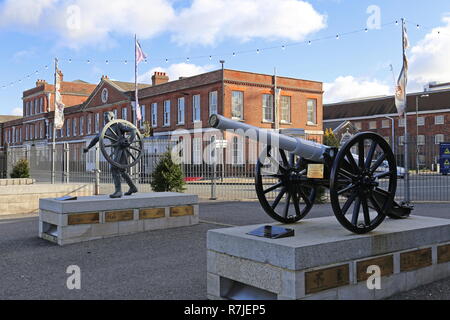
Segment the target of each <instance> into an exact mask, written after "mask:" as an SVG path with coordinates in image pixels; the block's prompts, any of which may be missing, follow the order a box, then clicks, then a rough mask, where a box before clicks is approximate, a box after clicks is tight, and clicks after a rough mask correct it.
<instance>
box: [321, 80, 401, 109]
mask: <svg viewBox="0 0 450 320" xmlns="http://www.w3.org/2000/svg"><path fill="white" fill-rule="evenodd" d="M389 94H392V88H391V87H390V86H389V85H387V84H385V83H383V82H381V81H379V80H376V79H363V78H355V77H353V76H341V77H338V78H337V79H336V80H334V81H333V82H332V83H324V103H333V102H339V101H344V100H349V99H355V98H365V97H372V96H380V95H389Z"/></svg>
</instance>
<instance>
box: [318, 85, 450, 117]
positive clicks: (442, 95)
mask: <svg viewBox="0 0 450 320" xmlns="http://www.w3.org/2000/svg"><path fill="white" fill-rule="evenodd" d="M422 95H428V97H421V96H422ZM417 97H419V105H418V107H419V108H418V111H436V110H442V109H450V90H449V89H447V90H439V91H426V92H417V93H411V94H408V96H407V112H415V111H416V99H417ZM323 112H324V117H323V119H324V120H333V119H349V118H357V117H370V116H375V115H385V114H397V108H396V107H395V100H394V96H385V97H381V98H380V97H378V98H365V99H360V100H352V101H344V102H339V103H331V104H324V106H323Z"/></svg>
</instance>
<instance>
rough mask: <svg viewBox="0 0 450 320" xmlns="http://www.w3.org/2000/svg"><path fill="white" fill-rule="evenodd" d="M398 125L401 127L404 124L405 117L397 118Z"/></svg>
mask: <svg viewBox="0 0 450 320" xmlns="http://www.w3.org/2000/svg"><path fill="white" fill-rule="evenodd" d="M398 126H399V127H400V128H403V127H404V126H405V118H401V119H398Z"/></svg>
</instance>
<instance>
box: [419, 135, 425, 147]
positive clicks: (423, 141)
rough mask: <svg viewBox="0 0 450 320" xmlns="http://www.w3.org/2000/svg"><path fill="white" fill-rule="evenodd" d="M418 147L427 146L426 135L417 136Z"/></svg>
mask: <svg viewBox="0 0 450 320" xmlns="http://www.w3.org/2000/svg"><path fill="white" fill-rule="evenodd" d="M417 145H418V146H424V145H425V136H424V135H419V136H417Z"/></svg>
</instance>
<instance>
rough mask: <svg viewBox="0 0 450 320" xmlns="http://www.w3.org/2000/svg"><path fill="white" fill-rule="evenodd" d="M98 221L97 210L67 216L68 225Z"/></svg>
mask: <svg viewBox="0 0 450 320" xmlns="http://www.w3.org/2000/svg"><path fill="white" fill-rule="evenodd" d="M99 222H100V220H99V214H98V212H89V213H77V214H69V215H68V217H67V224H68V225H77V224H93V223H99Z"/></svg>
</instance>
